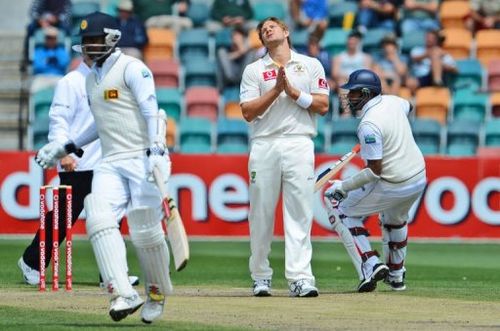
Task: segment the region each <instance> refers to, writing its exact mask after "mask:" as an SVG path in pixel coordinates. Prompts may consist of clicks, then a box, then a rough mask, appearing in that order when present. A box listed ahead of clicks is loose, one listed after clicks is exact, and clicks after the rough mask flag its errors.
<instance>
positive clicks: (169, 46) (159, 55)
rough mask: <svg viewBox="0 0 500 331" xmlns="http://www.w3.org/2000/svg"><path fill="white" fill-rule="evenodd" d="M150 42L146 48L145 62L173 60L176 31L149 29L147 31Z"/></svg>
mask: <svg viewBox="0 0 500 331" xmlns="http://www.w3.org/2000/svg"><path fill="white" fill-rule="evenodd" d="M147 34H148V39H149V42H148V44H147V45H146V47H145V48H144V60H145V61H146V62H150V61H151V60H153V59H163V60H166V59H172V58H173V57H174V49H175V43H176V34H175V31H174V30H171V29H163V28H149V29H148V30H147Z"/></svg>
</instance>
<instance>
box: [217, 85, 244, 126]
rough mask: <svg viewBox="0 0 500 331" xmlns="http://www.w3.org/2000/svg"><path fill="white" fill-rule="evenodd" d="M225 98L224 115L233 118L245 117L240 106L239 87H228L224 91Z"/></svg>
mask: <svg viewBox="0 0 500 331" xmlns="http://www.w3.org/2000/svg"><path fill="white" fill-rule="evenodd" d="M222 97H223V99H224V116H225V117H227V118H233V119H240V120H242V119H243V114H242V113H241V108H240V89H239V88H238V87H226V88H224V90H223V91H222Z"/></svg>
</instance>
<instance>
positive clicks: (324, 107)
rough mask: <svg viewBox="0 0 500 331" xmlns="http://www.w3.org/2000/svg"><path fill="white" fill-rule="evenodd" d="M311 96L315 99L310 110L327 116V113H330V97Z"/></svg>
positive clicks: (321, 95)
mask: <svg viewBox="0 0 500 331" xmlns="http://www.w3.org/2000/svg"><path fill="white" fill-rule="evenodd" d="M311 95H312V97H313V102H312V104H311V106H310V107H309V108H308V109H309V110H310V111H312V112H314V113H316V114H319V115H321V116H324V115H326V113H328V107H329V105H330V100H329V99H328V95H325V94H311Z"/></svg>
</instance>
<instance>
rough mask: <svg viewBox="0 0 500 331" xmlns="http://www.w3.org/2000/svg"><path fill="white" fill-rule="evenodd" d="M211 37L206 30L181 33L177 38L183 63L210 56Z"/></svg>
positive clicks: (198, 29)
mask: <svg viewBox="0 0 500 331" xmlns="http://www.w3.org/2000/svg"><path fill="white" fill-rule="evenodd" d="M208 40H209V35H208V31H207V30H206V29H204V28H195V29H190V30H184V31H181V32H180V33H179V35H178V37H177V43H178V50H179V56H180V59H181V61H182V62H183V63H186V62H187V61H188V60H190V59H192V58H194V57H205V58H207V57H208V56H209V46H208Z"/></svg>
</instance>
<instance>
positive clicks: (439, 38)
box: [428, 30, 446, 46]
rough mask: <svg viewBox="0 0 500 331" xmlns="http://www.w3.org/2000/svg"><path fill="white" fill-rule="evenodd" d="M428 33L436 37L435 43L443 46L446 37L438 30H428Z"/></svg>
mask: <svg viewBox="0 0 500 331" xmlns="http://www.w3.org/2000/svg"><path fill="white" fill-rule="evenodd" d="M428 33H430V34H433V35H434V37H436V40H437V43H438V45H439V46H443V44H444V41H445V40H446V36H445V35H444V33H443V32H442V31H440V30H429V31H428Z"/></svg>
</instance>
